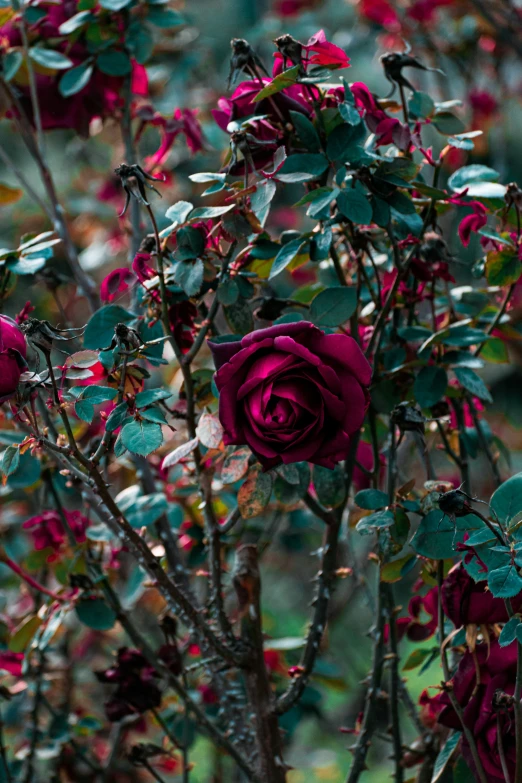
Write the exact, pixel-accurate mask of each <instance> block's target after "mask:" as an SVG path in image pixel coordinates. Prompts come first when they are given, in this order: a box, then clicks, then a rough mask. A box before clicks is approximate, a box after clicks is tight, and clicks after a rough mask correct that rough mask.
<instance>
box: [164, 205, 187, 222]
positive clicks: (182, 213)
mask: <svg viewBox="0 0 522 783" xmlns="http://www.w3.org/2000/svg"><path fill="white" fill-rule="evenodd" d="M193 209H194V204H191V203H190V201H177V202H176V203H175V204H173V205H172V206H171V207H169V208H168V209H167V211H166V212H165V217H166V218H168V220H172V222H173V223H177V224H178V225H179V224H181V223H184V222H185V221H186V219H187V218H188V216H189V215H190V213H191V212H192V210H193Z"/></svg>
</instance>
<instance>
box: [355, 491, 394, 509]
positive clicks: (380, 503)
mask: <svg viewBox="0 0 522 783" xmlns="http://www.w3.org/2000/svg"><path fill="white" fill-rule="evenodd" d="M355 502H356V503H357V505H358V506H359V508H364V509H366V510H367V511H375V510H376V509H378V508H385V506H388V505H389V502H390V501H389V498H388V495H387V494H386V492H381V490H380V489H361V491H360V492H358V493H357V494H356V496H355Z"/></svg>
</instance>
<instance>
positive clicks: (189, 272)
mask: <svg viewBox="0 0 522 783" xmlns="http://www.w3.org/2000/svg"><path fill="white" fill-rule="evenodd" d="M204 272H205V267H204V265H203V261H202V260H201V258H196V260H195V261H178V263H177V264H176V270H175V272H174V280H175V282H176V283H177V284H178V285H179V286H181V288H182V289H183V290H184V291H185V293H186V294H187V296H195V295H196V294H197V293H199V291H200V290H201V286H202V285H203V274H204Z"/></svg>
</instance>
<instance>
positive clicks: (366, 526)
mask: <svg viewBox="0 0 522 783" xmlns="http://www.w3.org/2000/svg"><path fill="white" fill-rule="evenodd" d="M394 522H395V518H394V516H393V513H392V512H391V511H377V512H376V513H375V514H369V515H368V516H367V517H363V518H362V519H360V520H359V521H358V522H357V524H356V526H355V529H356V530H357V532H358V533H360V534H361V535H362V536H369V535H372V533H376V532H377V531H378V530H384V529H385V528H388V527H391V526H392V525H393V523H394Z"/></svg>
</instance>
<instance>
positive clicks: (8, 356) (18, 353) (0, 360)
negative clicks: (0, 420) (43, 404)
mask: <svg viewBox="0 0 522 783" xmlns="http://www.w3.org/2000/svg"><path fill="white" fill-rule="evenodd" d="M26 356H27V344H26V342H25V337H24V335H23V334H22V332H21V331H20V329H19V327H18V324H17V323H16V322H15V321H13V319H12V318H9V317H8V316H7V315H0V403H2V402H4V401H5V400H8V399H9V397H12V396H13V394H14V393H15V391H16V387H17V386H18V381H19V380H20V376H21V374H22V372H23V371H24V369H25V367H26V363H25V358H26Z"/></svg>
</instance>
